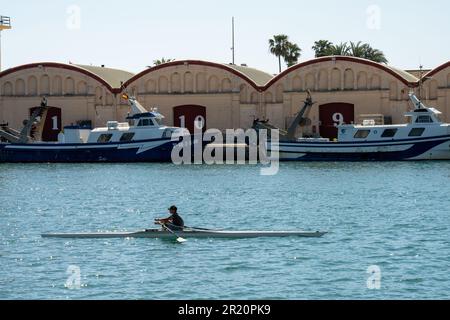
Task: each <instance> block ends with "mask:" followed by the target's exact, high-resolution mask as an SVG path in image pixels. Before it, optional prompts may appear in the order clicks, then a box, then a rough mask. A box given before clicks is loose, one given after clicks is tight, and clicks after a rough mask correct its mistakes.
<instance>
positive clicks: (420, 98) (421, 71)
mask: <svg viewBox="0 0 450 320" xmlns="http://www.w3.org/2000/svg"><path fill="white" fill-rule="evenodd" d="M419 68H420V76H419V77H420V78H419V100H422V86H423V65H422V64H420V67H419ZM419 109H420V107H419Z"/></svg>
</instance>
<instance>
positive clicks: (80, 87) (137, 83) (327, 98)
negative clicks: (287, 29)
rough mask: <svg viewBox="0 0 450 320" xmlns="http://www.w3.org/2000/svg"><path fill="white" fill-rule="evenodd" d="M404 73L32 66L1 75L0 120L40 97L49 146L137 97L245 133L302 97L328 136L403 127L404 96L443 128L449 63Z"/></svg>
mask: <svg viewBox="0 0 450 320" xmlns="http://www.w3.org/2000/svg"><path fill="white" fill-rule="evenodd" d="M419 77H420V74H419V73H418V72H417V71H410V72H407V71H403V70H399V69H396V68H393V67H389V66H386V65H382V64H378V63H374V62H371V61H368V60H364V59H359V58H353V57H338V56H336V57H324V58H318V59H313V60H310V61H307V62H303V63H300V64H298V65H296V66H293V67H291V68H289V69H287V70H286V71H285V72H283V73H281V74H279V75H277V76H273V75H270V74H268V73H266V72H263V71H260V70H256V69H253V68H249V67H247V66H236V65H229V64H218V63H213V62H206V61H196V60H186V61H175V62H171V63H167V64H163V65H160V66H157V67H153V68H149V69H147V70H144V71H143V72H141V73H139V74H132V73H130V72H126V71H122V70H116V69H111V68H105V67H94V66H83V65H73V64H61V63H34V64H29V65H24V66H19V67H16V68H12V69H9V70H5V71H4V72H2V73H0V94H1V95H0V122H3V123H9V125H10V126H11V127H14V128H20V127H21V126H22V123H23V120H24V119H27V118H28V116H29V115H30V112H32V110H33V108H34V107H36V106H38V105H39V104H40V101H41V99H42V97H43V96H46V97H47V99H48V103H49V105H50V106H51V107H52V108H51V111H50V117H47V121H48V122H49V123H48V125H46V126H45V128H46V130H48V132H46V134H45V137H46V140H49V141H52V140H56V138H57V135H58V133H59V132H60V131H61V128H63V127H64V126H66V125H71V124H76V123H81V124H86V125H91V126H94V127H98V126H104V125H105V124H106V122H107V121H109V120H117V121H125V118H126V116H127V114H128V112H129V111H130V110H129V107H128V105H127V103H126V101H124V100H123V99H122V98H121V97H122V93H125V92H126V93H129V94H132V95H135V96H136V97H137V98H138V100H139V101H140V102H141V103H142V104H143V105H144V106H145V107H146V108H148V109H150V108H154V107H157V108H158V109H159V111H160V112H161V113H162V114H163V115H165V116H166V123H167V124H168V125H174V126H182V125H185V126H186V127H188V128H189V129H191V130H192V128H193V125H194V120H195V119H196V118H197V117H198V116H202V117H203V118H204V119H205V121H206V127H207V128H217V129H221V130H224V129H228V128H244V129H246V128H250V127H251V126H252V122H253V120H254V119H256V118H259V119H269V120H270V122H271V123H273V124H275V125H277V126H279V127H280V128H286V127H287V126H288V125H289V123H290V121H292V119H293V117H294V116H295V114H296V113H297V112H298V111H299V109H300V108H301V107H302V106H303V101H304V100H305V98H306V95H307V91H308V90H310V91H311V92H312V95H313V99H314V102H315V103H316V104H315V106H314V108H312V110H311V111H310V113H309V114H308V117H309V119H310V121H308V123H307V126H305V127H304V128H302V131H303V133H304V134H308V135H310V134H320V135H322V136H324V137H328V138H334V137H335V136H336V135H337V130H336V128H335V125H336V124H338V123H360V122H362V121H363V120H365V119H374V120H376V121H377V122H378V123H403V122H404V121H405V119H404V117H403V114H404V113H405V112H406V111H407V110H408V109H410V108H411V105H410V104H409V102H408V92H409V91H410V90H412V89H413V90H415V91H416V93H417V94H420V96H421V97H422V99H423V100H424V101H425V103H427V104H430V105H432V106H435V107H437V108H438V109H439V110H440V111H441V112H443V120H444V121H447V122H450V62H449V63H446V64H444V65H442V66H440V67H438V68H436V69H434V70H430V71H427V73H426V74H425V77H424V80H423V85H420V80H419Z"/></svg>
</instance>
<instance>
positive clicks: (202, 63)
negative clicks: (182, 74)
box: [123, 60, 262, 91]
mask: <svg viewBox="0 0 450 320" xmlns="http://www.w3.org/2000/svg"><path fill="white" fill-rule="evenodd" d="M186 64H187V65H195V66H205V67H212V68H217V69H221V70H225V71H228V72H230V73H232V74H234V75H236V76H238V77H240V78H242V79H243V80H245V81H246V82H248V83H249V84H250V85H251V86H252V87H253V88H255V89H256V90H257V91H261V89H262V87H259V86H258V85H257V84H256V83H255V82H254V81H253V80H252V79H250V78H249V77H247V76H246V75H245V74H243V73H242V72H239V71H237V70H235V69H233V68H231V67H228V66H227V65H225V64H219V63H215V62H207V61H201V60H180V61H173V62H169V63H164V64H161V65H159V66H156V67H153V68H149V69H147V70H144V71H142V72H141V73H138V74H137V75H135V76H134V77H132V78H131V79H129V80H128V81H127V82H125V84H124V85H123V87H124V88H127V87H128V86H129V85H130V84H131V83H133V82H134V81H136V80H138V79H140V78H142V77H143V76H145V75H147V74H149V73H152V72H155V71H158V70H161V69H165V68H170V67H176V66H182V65H186Z"/></svg>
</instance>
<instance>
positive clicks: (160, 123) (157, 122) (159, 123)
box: [155, 118, 163, 126]
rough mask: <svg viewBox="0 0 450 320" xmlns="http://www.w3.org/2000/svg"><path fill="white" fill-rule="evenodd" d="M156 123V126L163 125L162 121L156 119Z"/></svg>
mask: <svg viewBox="0 0 450 320" xmlns="http://www.w3.org/2000/svg"><path fill="white" fill-rule="evenodd" d="M155 122H156V124H157V125H159V126H162V125H163V121H162V119H158V118H155Z"/></svg>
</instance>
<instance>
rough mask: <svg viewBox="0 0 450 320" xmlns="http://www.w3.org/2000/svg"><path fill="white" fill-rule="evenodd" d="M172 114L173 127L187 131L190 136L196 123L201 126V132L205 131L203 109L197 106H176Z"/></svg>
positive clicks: (204, 113) (204, 110)
mask: <svg viewBox="0 0 450 320" xmlns="http://www.w3.org/2000/svg"><path fill="white" fill-rule="evenodd" d="M173 114H174V116H173V118H174V125H175V127H184V128H186V129H188V130H189V132H190V133H191V134H193V133H194V126H195V124H196V121H201V122H202V123H201V124H202V125H203V132H205V131H206V108H205V107H202V106H197V105H185V106H178V107H175V108H173ZM197 123H199V122H197ZM199 124H200V123H199Z"/></svg>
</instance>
